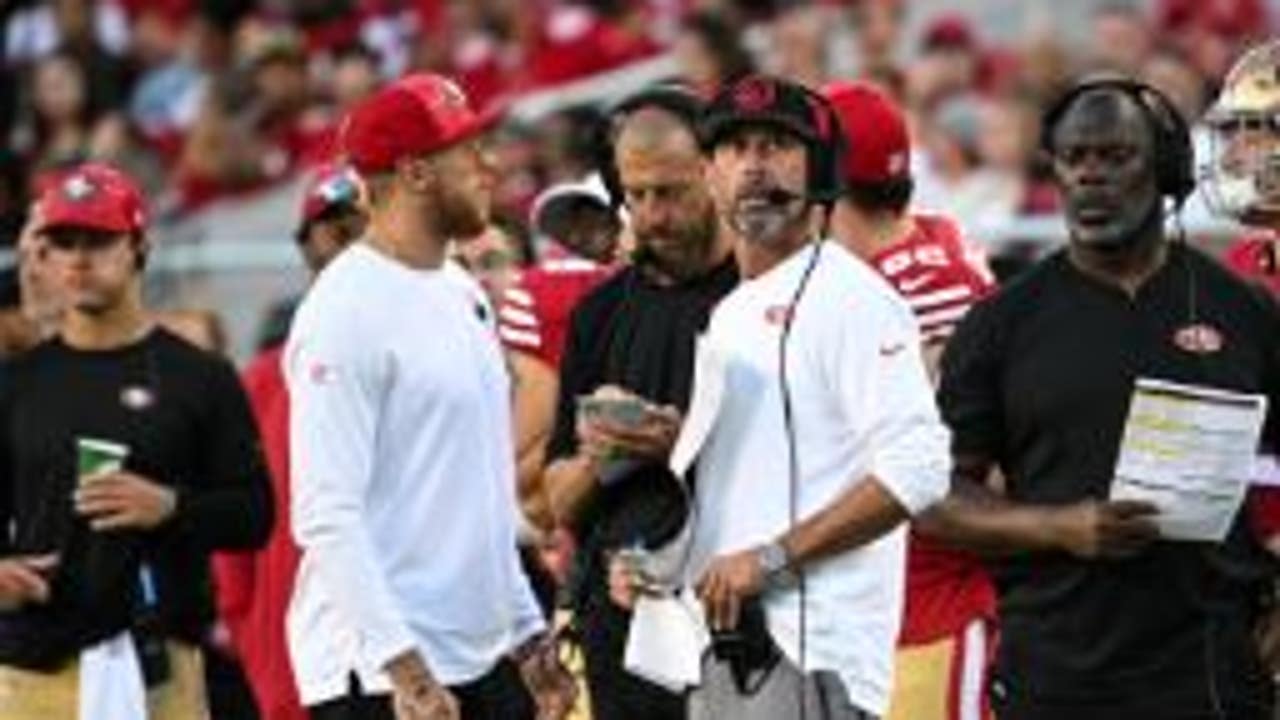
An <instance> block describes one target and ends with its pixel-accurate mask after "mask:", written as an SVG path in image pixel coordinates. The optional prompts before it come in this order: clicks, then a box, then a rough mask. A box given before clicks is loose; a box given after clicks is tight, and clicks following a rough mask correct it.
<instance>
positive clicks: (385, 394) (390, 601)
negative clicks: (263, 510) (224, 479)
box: [283, 243, 542, 705]
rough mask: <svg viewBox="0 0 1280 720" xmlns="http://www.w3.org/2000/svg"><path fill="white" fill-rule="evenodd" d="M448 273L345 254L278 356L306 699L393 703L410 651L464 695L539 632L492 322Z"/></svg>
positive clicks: (294, 626)
mask: <svg viewBox="0 0 1280 720" xmlns="http://www.w3.org/2000/svg"><path fill="white" fill-rule="evenodd" d="M481 303H482V301H481V300H479V299H478V298H476V297H474V295H473V294H472V293H471V292H469V291H468V289H467V288H466V287H465V286H464V285H463V284H461V283H459V282H458V280H457V278H456V277H453V276H452V273H451V272H450V271H449V270H448V269H442V270H415V269H412V268H409V267H408V266H405V265H403V264H401V263H399V262H396V261H394V260H392V259H390V258H388V257H386V256H384V255H382V254H381V253H379V252H378V251H376V250H374V249H372V248H371V247H369V246H367V245H365V244H363V243H357V244H355V245H353V246H352V247H351V248H350V249H348V250H347V251H345V252H344V253H343V254H342V255H340V256H339V257H338V258H336V259H335V260H334V261H333V262H332V263H331V264H330V265H329V267H328V268H326V270H325V272H324V273H323V274H322V275H321V276H320V278H319V279H318V280H317V282H316V284H315V286H314V287H313V288H312V289H311V291H310V292H309V293H308V295H307V297H306V299H305V300H304V302H303V303H302V306H301V307H300V308H299V310H298V313H297V317H296V318H295V320H294V324H293V328H292V331H291V332H290V335H289V340H288V343H287V345H286V348H285V353H284V360H283V362H284V365H285V377H286V381H287V383H288V388H289V395H290V401H291V403H292V406H291V412H292V418H291V425H290V449H291V452H292V462H293V468H292V475H293V488H292V490H293V498H292V508H291V510H292V519H293V530H294V535H295V537H296V539H297V542H298V545H299V546H300V547H301V549H302V562H301V565H300V567H299V571H298V577H297V580H296V584H295V588H294V594H293V598H292V601H291V603H290V607H289V613H288V618H287V631H288V641H289V650H290V655H291V657H292V660H293V666H294V671H295V674H296V676H297V680H298V685H299V691H300V694H301V697H302V701H303V703H305V704H307V705H315V704H317V703H321V702H324V701H327V700H331V699H333V698H336V697H340V696H342V695H343V694H345V693H346V692H347V688H348V676H349V673H351V672H353V671H354V672H355V673H357V675H358V676H359V678H360V681H361V684H362V685H363V687H364V688H365V689H366V690H367V691H369V692H382V691H386V690H388V689H389V681H388V679H387V678H386V676H385V673H384V672H382V671H381V668H382V667H383V666H384V665H385V664H386V662H387V661H389V660H390V659H392V658H393V657H395V656H397V655H399V654H400V653H403V652H404V651H406V650H409V649H415V648H416V649H417V650H419V651H420V652H421V653H422V654H423V656H424V658H425V660H426V662H427V665H428V667H429V668H430V669H431V671H432V673H433V674H434V675H435V676H436V677H437V678H438V679H439V680H440V681H441V682H443V683H445V684H457V683H463V682H468V681H471V680H474V679H476V678H478V677H479V676H481V675H483V674H484V673H485V672H487V671H488V670H489V669H490V668H491V667H492V666H493V665H494V664H495V663H496V662H497V660H498V659H499V658H500V657H501V656H502V655H504V654H506V653H507V652H509V651H510V650H511V649H512V648H513V647H515V646H516V645H518V644H519V643H520V642H522V641H524V640H525V639H527V638H528V637H530V636H531V635H533V634H534V633H536V632H537V631H538V630H539V629H540V628H541V627H542V619H541V614H540V612H539V610H538V606H537V603H536V602H535V600H534V596H533V593H532V590H531V589H530V587H529V584H528V580H527V578H526V576H525V575H524V572H523V570H522V569H521V567H520V563H519V559H518V556H517V552H516V533H515V527H516V517H517V513H518V510H517V503H516V495H515V488H516V485H515V483H516V481H515V468H514V458H513V451H512V447H513V446H512V439H511V430H510V428H511V418H510V406H509V403H510V393H509V391H510V381H509V378H508V376H507V374H506V370H505V367H504V365H503V362H502V357H501V352H500V350H499V347H498V344H497V340H496V337H495V335H494V333H493V331H492V325H491V320H492V315H491V314H488V313H487V311H486V310H484V309H482V305H481Z"/></svg>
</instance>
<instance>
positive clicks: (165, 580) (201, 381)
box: [0, 164, 271, 720]
mask: <svg viewBox="0 0 1280 720" xmlns="http://www.w3.org/2000/svg"><path fill="white" fill-rule="evenodd" d="M39 212H40V216H41V218H42V226H41V228H40V232H41V233H42V234H43V236H44V237H45V239H46V241H47V244H48V253H49V258H48V260H49V263H50V266H51V270H52V273H53V277H54V279H55V281H56V282H57V284H58V291H59V293H60V296H61V299H62V300H63V302H64V303H65V308H64V312H63V315H62V319H61V323H60V326H59V330H58V333H57V335H56V336H55V337H53V338H51V339H49V340H47V341H45V342H43V343H41V344H40V345H38V346H36V347H35V348H34V349H32V350H30V351H29V352H27V353H26V354H24V355H22V356H19V357H18V358H16V359H15V360H14V361H13V362H12V363H10V364H9V366H8V367H6V368H5V371H4V373H3V379H4V381H5V383H4V386H3V387H2V388H0V528H5V529H6V532H4V533H0V558H3V559H0V688H2V689H3V691H2V692H3V694H0V717H3V718H5V720H28V719H30V720H34V719H35V718H74V717H79V718H88V717H108V716H115V717H143V716H144V715H145V716H146V717H149V718H152V720H156V719H157V718H159V719H162V720H169V719H173V720H176V719H177V718H191V717H202V716H205V715H207V714H208V709H207V707H206V706H205V702H206V701H205V696H206V692H205V688H204V679H203V673H202V670H201V660H200V653H199V650H198V649H197V646H198V643H199V642H200V640H201V638H202V637H203V635H204V634H205V631H206V629H207V627H208V625H209V622H210V620H211V619H212V602H211V600H210V598H209V593H208V590H207V588H208V586H209V578H208V571H207V568H208V559H209V553H210V551H212V550H215V549H235V548H250V547H254V546H257V545H260V544H261V543H262V542H263V541H265V539H266V537H267V533H268V531H269V529H270V521H271V496H270V492H269V489H268V485H267V478H266V472H265V468H264V464H263V462H262V457H261V453H260V452H259V449H258V437H257V433H256V431H255V429H254V423H253V418H252V417H251V415H250V414H249V408H248V403H247V402H246V401H245V396H244V392H243V391H242V390H241V388H240V385H239V382H238V380H237V378H236V375H235V371H234V370H233V369H232V367H231V366H230V365H229V364H228V363H226V362H224V361H223V360H221V359H218V358H216V357H215V356H213V355H210V354H207V353H205V352H203V351H201V350H199V349H197V348H196V347H194V346H192V345H189V344H188V343H186V342H185V341H183V340H181V339H179V338H178V337H177V336H176V335H173V334H171V333H169V332H168V331H166V330H163V329H160V328H158V327H157V326H156V325H155V323H154V322H153V321H152V320H151V318H150V316H149V314H148V312H147V309H146V308H145V307H144V306H143V303H142V274H143V269H144V268H145V267H146V262H147V252H148V249H149V245H148V241H147V238H146V234H145V227H146V221H145V211H144V207H143V201H142V196H141V194H140V193H139V192H138V190H137V188H136V187H135V186H134V184H133V182H132V181H131V180H129V178H128V177H126V176H125V175H124V174H122V173H121V172H119V171H117V170H115V169H113V168H111V167H108V166H105V165H98V164H87V165H82V166H80V167H78V168H76V169H74V170H73V171H71V172H70V173H69V174H68V175H67V176H66V177H65V178H63V179H62V180H61V181H60V182H58V183H57V184H55V185H52V186H51V187H50V188H49V189H47V190H46V192H45V193H44V194H43V196H42V197H41V198H40V200H39ZM109 698H110V699H112V700H113V701H114V702H112V701H111V700H109Z"/></svg>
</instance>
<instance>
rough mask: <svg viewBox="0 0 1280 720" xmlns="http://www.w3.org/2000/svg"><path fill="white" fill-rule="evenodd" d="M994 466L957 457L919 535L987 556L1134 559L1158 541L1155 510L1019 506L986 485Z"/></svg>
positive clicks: (1090, 502)
mask: <svg viewBox="0 0 1280 720" xmlns="http://www.w3.org/2000/svg"><path fill="white" fill-rule="evenodd" d="M992 468H993V464H992V463H991V462H989V461H985V460H982V459H979V458H974V457H956V458H955V469H954V471H953V476H952V485H951V494H950V495H949V496H948V497H947V498H946V499H944V500H943V501H942V502H940V503H938V504H936V505H934V506H933V507H932V508H930V509H929V510H928V511H927V512H926V513H924V514H923V515H921V516H919V517H917V518H916V519H915V521H914V523H915V524H914V527H915V529H916V530H917V531H918V532H921V533H923V534H925V535H927V536H930V537H933V538H936V539H938V540H941V541H943V542H945V543H947V544H949V545H952V546H955V547H962V548H965V549H967V550H970V551H972V552H976V553H978V554H980V555H984V556H987V557H1009V556H1016V555H1024V554H1027V553H1038V552H1066V553H1070V554H1072V555H1075V556H1077V557H1082V558H1101V557H1129V556H1131V555H1134V554H1135V553H1137V552H1139V551H1141V550H1142V549H1143V548H1144V547H1146V546H1147V545H1148V544H1149V543H1150V542H1152V541H1153V540H1156V539H1157V538H1158V537H1159V531H1158V530H1157V528H1156V525H1155V523H1154V521H1153V520H1152V516H1153V515H1154V514H1155V508H1154V507H1152V506H1151V505H1149V504H1147V503H1141V502H1134V501H1128V500H1115V501H1109V500H1097V499H1093V498H1089V499H1084V500H1079V501H1076V502H1072V503H1067V504H1063V505H1038V504H1031V503H1020V502H1015V501H1012V500H1010V499H1008V498H1007V497H1005V496H1004V495H1002V494H1000V493H998V492H996V491H995V490H994V489H992V488H991V487H990V485H988V484H987V478H988V477H990V474H991V471H992Z"/></svg>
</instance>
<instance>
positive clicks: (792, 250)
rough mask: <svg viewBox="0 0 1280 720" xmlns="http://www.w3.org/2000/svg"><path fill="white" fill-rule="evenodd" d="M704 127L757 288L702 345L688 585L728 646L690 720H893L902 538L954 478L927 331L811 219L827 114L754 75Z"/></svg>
mask: <svg viewBox="0 0 1280 720" xmlns="http://www.w3.org/2000/svg"><path fill="white" fill-rule="evenodd" d="M702 130H703V142H704V144H705V148H704V150H705V152H706V153H707V158H708V164H707V178H708V181H709V184H710V187H711V191H712V196H713V197H714V199H715V201H716V206H717V210H718V211H719V213H720V216H721V222H722V223H723V224H724V225H726V226H727V227H728V228H729V229H730V230H731V231H732V233H733V234H734V236H735V238H736V241H737V242H736V245H735V253H736V256H737V260H738V266H739V269H740V270H741V273H742V283H741V284H740V285H739V286H738V288H737V289H735V290H734V291H733V292H732V293H730V294H729V295H728V296H727V297H726V298H725V299H724V300H722V301H721V303H720V305H719V306H718V307H717V308H716V310H715V312H714V313H713V314H712V316H711V321H710V324H709V327H708V331H707V338H706V342H707V343H708V345H709V346H710V347H712V348H715V349H716V350H718V352H719V353H720V354H721V356H722V357H723V358H724V361H725V366H726V376H725V388H724V393H723V401H722V405H721V407H720V410H719V414H718V416H717V418H718V419H717V421H716V425H715V426H714V428H713V430H712V431H711V434H710V436H709V438H708V440H707V443H706V446H705V447H704V448H703V450H702V453H701V455H700V457H699V459H698V466H697V470H698V476H697V487H696V494H697V507H698V511H697V514H696V517H697V522H696V525H695V529H694V536H693V537H694V540H693V547H692V552H691V562H690V569H691V573H692V574H691V579H692V580H694V581H695V584H696V587H697V589H698V594H699V596H700V597H701V599H702V602H703V605H704V606H705V608H706V610H707V615H708V621H709V623H710V625H711V627H712V630H713V632H715V633H716V641H715V644H714V647H713V649H714V651H715V652H714V653H713V655H712V656H711V657H710V658H709V659H708V661H707V662H706V664H705V667H704V676H703V683H702V686H701V687H700V688H699V690H698V691H697V692H695V693H694V695H693V696H692V698H691V701H690V713H691V715H690V716H691V717H692V718H705V719H707V720H711V719H713V718H727V717H732V718H736V719H737V720H754V719H755V718H761V719H763V718H768V719H769V720H787V719H789V718H796V717H800V718H804V717H808V718H818V717H822V718H836V719H839V720H854V719H861V718H871V717H875V716H879V715H882V714H883V713H884V712H885V710H886V708H887V706H888V698H889V689H890V684H891V675H892V667H893V653H894V647H895V644H896V640H897V635H898V628H899V622H900V617H901V614H902V608H903V583H904V570H905V548H906V532H905V529H904V526H903V524H902V523H903V521H904V520H905V519H906V518H907V517H909V516H910V515H911V514H914V513H916V512H918V511H920V510H921V509H923V508H924V507H926V506H928V505H930V504H932V503H933V502H934V501H936V500H938V499H939V498H940V497H941V496H942V495H943V494H944V492H945V489H946V485H947V473H948V467H949V458H948V435H947V432H946V430H945V427H944V426H943V425H942V423H941V421H940V419H939V417H938V412H937V409H936V407H935V405H934V401H933V392H932V390H931V387H930V383H929V380H928V378H927V376H926V372H925V367H924V363H923V361H922V359H921V350H920V338H919V333H918V331H917V329H916V323H915V321H914V319H913V317H912V314H911V310H910V308H908V307H907V305H906V304H905V303H904V302H903V301H902V300H901V299H900V298H899V297H898V296H897V295H896V293H895V292H894V291H893V289H892V288H891V287H889V285H888V284H886V283H885V282H884V281H883V280H882V279H881V278H880V277H879V276H878V275H877V274H876V273H875V271H873V270H872V269H870V268H869V267H868V266H866V265H865V264H864V263H862V262H861V261H860V260H858V259H857V258H856V257H854V256H853V255H852V254H851V253H849V252H848V251H847V250H845V249H844V248H843V247H841V246H840V245H839V244H837V243H835V242H830V241H828V242H814V240H813V232H812V230H813V227H812V226H813V220H814V213H813V212H812V211H813V210H814V208H815V207H816V205H817V203H819V202H820V201H822V200H829V199H831V198H833V197H834V194H835V191H836V190H837V185H838V181H837V180H836V178H835V173H834V168H832V167H831V166H830V165H831V163H832V162H834V159H835V158H838V157H840V155H839V153H838V147H839V145H838V144H837V143H838V141H839V136H840V132H841V130H840V128H839V123H838V121H837V120H836V119H835V117H834V115H833V113H832V111H831V109H830V108H829V107H828V106H827V105H826V103H825V101H823V100H822V99H821V98H820V97H817V96H815V95H814V94H813V93H811V92H809V91H807V90H805V89H803V88H801V87H800V86H798V85H794V84H791V83H789V82H786V81H783V80H779V79H776V78H770V77H764V76H755V77H747V78H745V79H742V80H740V81H738V82H737V83H735V84H734V85H733V86H731V87H729V88H727V89H726V90H724V91H723V92H722V93H721V94H720V95H719V96H718V97H717V98H716V99H715V100H714V101H713V103H712V104H711V106H710V108H709V110H708V112H707V114H706V116H705V118H704V122H703V127H702ZM851 141H852V142H854V143H856V142H857V141H858V139H857V138H852V139H851ZM783 358H785V359H783ZM695 393H696V391H695ZM752 608H757V609H758V610H759V611H758V612H753V611H752ZM802 698H803V703H804V704H805V706H806V708H807V709H806V710H801V709H800V705H801V702H802Z"/></svg>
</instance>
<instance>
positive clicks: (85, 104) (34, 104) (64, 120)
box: [19, 52, 99, 168]
mask: <svg viewBox="0 0 1280 720" xmlns="http://www.w3.org/2000/svg"><path fill="white" fill-rule="evenodd" d="M31 109H32V116H31V119H30V126H29V135H28V137H27V142H25V143H21V142H20V144H19V146H21V145H24V144H25V145H26V150H27V151H28V154H29V156H30V158H31V162H32V165H33V167H36V168H51V167H58V166H67V165H71V164H74V163H77V162H81V161H83V160H84V159H86V158H87V157H88V155H89V142H90V138H91V136H92V133H93V131H94V124H95V122H96V121H97V120H98V119H99V118H98V117H97V114H96V108H94V107H93V106H91V105H90V102H89V89H88V80H87V78H86V75H85V69H84V66H83V65H81V64H80V61H79V60H77V59H76V58H75V57H74V56H73V55H71V54H69V53H66V52H58V53H54V54H52V55H49V56H47V57H44V58H42V59H41V60H40V61H39V62H37V63H36V65H35V68H34V71H33V74H32V87H31Z"/></svg>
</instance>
